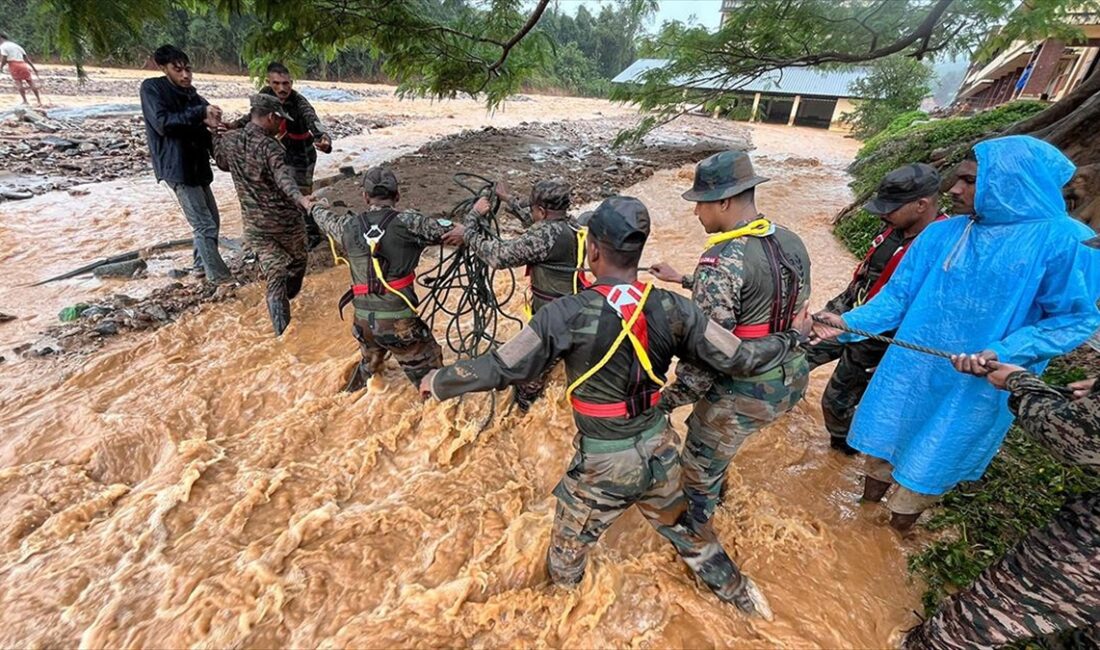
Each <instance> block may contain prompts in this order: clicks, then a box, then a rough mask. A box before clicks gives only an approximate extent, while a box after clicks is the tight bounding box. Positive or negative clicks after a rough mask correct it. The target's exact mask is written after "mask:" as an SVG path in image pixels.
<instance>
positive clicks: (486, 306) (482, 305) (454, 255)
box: [419, 172, 523, 359]
mask: <svg viewBox="0 0 1100 650" xmlns="http://www.w3.org/2000/svg"><path fill="white" fill-rule="evenodd" d="M453 178H454V181H455V183H457V184H458V185H459V186H460V187H462V188H463V189H465V190H466V191H468V192H469V193H470V195H471V196H469V197H468V198H466V199H464V200H463V201H461V202H459V203H458V204H457V205H455V207H454V208H453V209H452V210H451V212H450V219H451V221H453V222H454V223H463V222H464V221H465V219H466V215H467V214H469V212H470V209H471V208H473V205H474V203H475V202H476V201H477V200H478V198H480V197H483V196H484V197H487V198H489V202H490V210H489V212H488V213H487V214H486V215H485V216H483V217H481V218H480V219H479V226H480V228H481V229H482V231H483V232H486V233H488V234H489V235H490V236H492V237H495V238H497V239H499V238H500V224H499V223H498V221H497V211H498V210H499V209H500V200H499V199H497V197H496V193H495V192H494V191H493V187H494V185H495V183H493V181H491V180H489V179H488V178H484V177H482V176H478V175H476V174H469V173H466V172H460V173H457V174H455V175H454V177H453ZM498 274H501V275H503V276H506V277H507V281H506V282H504V284H505V285H506V289H505V290H504V291H502V293H501V295H500V296H498V295H497V292H496V290H495V285H496V280H497V276H498ZM419 283H420V285H421V286H422V287H424V288H425V289H427V294H426V295H425V296H424V298H423V300H422V301H421V305H422V307H421V312H420V314H421V318H423V319H424V321H425V322H426V323H428V325H429V327H431V326H433V325H434V323H435V318H436V316H437V315H439V314H442V315H444V316H445V317H447V318H449V321H448V323H447V328H446V334H445V338H446V341H447V347H448V348H449V349H450V350H451V351H452V352H454V353H455V354H456V355H457V356H458V358H459V359H462V358H473V357H476V356H478V355H481V354H485V353H486V352H488V351H490V350H492V349H494V348H496V347H497V346H499V345H500V344H501V343H503V341H501V340H500V339H499V338H498V337H497V334H498V330H499V328H500V326H501V325H502V324H503V323H504V322H506V321H513V322H515V323H517V324H519V325H522V324H523V321H522V320H520V319H519V318H516V317H515V316H512V315H511V314H508V313H507V312H505V311H504V307H505V306H506V305H507V304H508V303H509V301H511V300H512V298H513V297H514V296H515V295H516V294H517V291H516V274H515V271H513V270H512V269H499V270H498V269H492V268H490V267H489V265H488V264H486V263H485V262H484V261H482V260H481V259H480V258H478V257H477V256H476V255H474V254H473V253H472V252H471V251H470V250H469V249H467V248H466V247H461V248H456V249H453V250H447V249H445V248H444V247H443V246H440V247H439V261H438V262H437V263H436V264H435V265H434V266H432V267H431V268H429V269H427V270H426V271H425V272H424V273H421V274H420V276H419Z"/></svg>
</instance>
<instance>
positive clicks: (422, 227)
mask: <svg viewBox="0 0 1100 650" xmlns="http://www.w3.org/2000/svg"><path fill="white" fill-rule="evenodd" d="M397 218H398V219H400V220H401V223H403V224H405V227H406V228H408V229H409V232H411V233H412V234H413V235H414V236H415V237H416V238H417V239H419V240H420V242H421V243H422V244H425V245H427V244H438V243H440V242H441V241H443V235H445V234H447V233H448V232H449V231H450V230H451V228H454V226H453V225H452V224H451V223H450V222H449V221H446V220H444V219H435V218H433V217H427V216H424V215H422V214H420V213H419V212H417V211H416V210H405V211H404V212H402V213H401V214H400V215H398V217H397ZM441 221H442V222H444V223H440V222H441Z"/></svg>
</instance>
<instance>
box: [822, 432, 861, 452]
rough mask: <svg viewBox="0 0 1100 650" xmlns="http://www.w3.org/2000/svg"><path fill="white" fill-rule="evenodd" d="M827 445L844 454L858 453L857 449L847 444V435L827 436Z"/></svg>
mask: <svg viewBox="0 0 1100 650" xmlns="http://www.w3.org/2000/svg"><path fill="white" fill-rule="evenodd" d="M829 446H830V447H832V448H833V450H835V451H839V452H840V453H842V454H844V455H845V456H858V455H859V450H858V449H856V448H855V447H853V446H851V445H849V444H848V437H847V436H829Z"/></svg>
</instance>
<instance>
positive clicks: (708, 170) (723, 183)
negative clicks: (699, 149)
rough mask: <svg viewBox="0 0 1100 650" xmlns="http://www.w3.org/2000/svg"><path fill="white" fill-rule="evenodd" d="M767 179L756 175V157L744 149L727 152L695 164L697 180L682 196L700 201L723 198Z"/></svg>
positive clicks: (685, 198)
mask: <svg viewBox="0 0 1100 650" xmlns="http://www.w3.org/2000/svg"><path fill="white" fill-rule="evenodd" d="M767 180H768V179H767V178H764V177H763V176H757V175H756V171H755V170H753V168H752V160H751V159H749V155H748V154H746V153H745V152H744V151H723V152H721V153H716V154H714V155H713V156H711V157H709V158H706V159H705V160H703V161H702V162H700V163H699V164H698V165H696V166H695V182H694V183H693V184H692V186H691V189H690V190H688V191H687V192H684V193H683V194H682V195H681V196H683V197H684V200H686V201H694V202H696V203H710V202H712V201H721V200H723V199H728V198H730V197H731V196H737V195H738V194H740V193H742V192H744V191H745V190H749V189H752V188H754V187H756V186H757V185H759V184H761V183H764V182H766V181H767Z"/></svg>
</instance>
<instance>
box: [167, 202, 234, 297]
mask: <svg viewBox="0 0 1100 650" xmlns="http://www.w3.org/2000/svg"><path fill="white" fill-rule="evenodd" d="M169 186H170V187H171V188H172V191H173V192H175V194H176V199H178V200H179V203H180V207H181V208H182V209H183V216H184V217H186V219H187V223H189V224H190V225H191V237H192V241H193V244H192V248H193V253H192V256H193V258H194V265H195V268H200V267H201V268H202V269H203V271H204V272H205V273H206V278H207V279H208V280H210V281H211V282H221V281H223V280H228V279H229V278H231V277H232V275H231V274H230V272H229V267H228V266H226V265H225V261H224V260H222V256H221V254H220V253H219V252H218V230H219V229H220V227H221V215H220V214H219V213H218V203H217V202H216V201H215V200H214V193H213V192H211V191H210V186H209V185H184V184H183V183H169Z"/></svg>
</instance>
